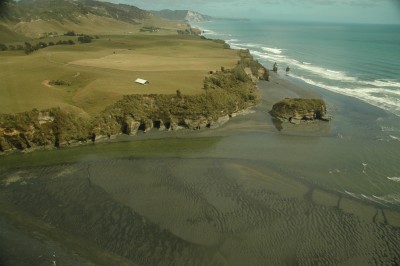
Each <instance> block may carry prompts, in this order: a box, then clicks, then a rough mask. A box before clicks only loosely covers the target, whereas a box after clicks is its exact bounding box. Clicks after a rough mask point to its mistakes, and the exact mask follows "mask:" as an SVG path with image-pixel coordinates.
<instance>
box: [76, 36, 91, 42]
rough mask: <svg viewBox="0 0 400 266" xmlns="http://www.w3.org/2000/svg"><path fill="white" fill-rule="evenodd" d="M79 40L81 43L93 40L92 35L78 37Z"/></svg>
mask: <svg viewBox="0 0 400 266" xmlns="http://www.w3.org/2000/svg"><path fill="white" fill-rule="evenodd" d="M78 42H80V43H89V42H92V37H90V36H89V35H83V36H79V37H78Z"/></svg>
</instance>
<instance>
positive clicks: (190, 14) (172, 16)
mask: <svg viewBox="0 0 400 266" xmlns="http://www.w3.org/2000/svg"><path fill="white" fill-rule="evenodd" d="M151 13H152V14H154V15H156V16H159V17H162V18H165V19H169V20H183V21H186V22H200V21H209V20H211V17H210V16H207V15H203V14H200V13H198V12H194V11H190V10H170V9H164V10H161V11H151Z"/></svg>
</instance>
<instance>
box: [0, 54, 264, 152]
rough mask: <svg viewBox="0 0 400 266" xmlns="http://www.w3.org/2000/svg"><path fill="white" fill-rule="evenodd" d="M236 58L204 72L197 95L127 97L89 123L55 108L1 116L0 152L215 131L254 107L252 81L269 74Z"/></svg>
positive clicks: (243, 57)
mask: <svg viewBox="0 0 400 266" xmlns="http://www.w3.org/2000/svg"><path fill="white" fill-rule="evenodd" d="M240 57H241V60H239V62H238V63H237V66H236V67H234V68H233V69H223V68H221V71H218V72H216V73H211V74H208V75H207V76H206V78H205V80H204V85H203V86H204V93H202V94H200V95H191V96H186V95H182V93H181V92H180V91H177V93H176V94H174V95H161V94H151V95H126V96H124V97H123V98H122V99H121V100H119V101H118V102H116V103H114V104H113V105H111V106H109V107H107V108H106V109H105V110H103V111H102V112H101V113H100V114H99V115H97V116H96V117H94V118H91V119H84V118H81V117H78V116H76V115H74V114H71V113H67V112H65V111H63V110H61V109H60V108H52V109H48V110H36V109H34V110H32V111H29V112H24V113H18V114H1V115H0V152H9V151H13V150H29V149H30V150H32V149H35V148H53V147H64V146H71V145H78V144H85V143H90V142H94V141H99V140H104V139H110V138H113V137H115V136H117V135H120V134H128V135H136V133H137V132H138V131H144V132H147V131H149V130H151V129H157V130H172V131H173V130H180V129H192V130H198V129H204V128H216V127H218V126H220V125H222V124H224V123H225V122H226V121H228V120H229V117H231V116H233V115H234V114H235V113H238V112H240V111H242V110H244V109H246V108H248V107H251V106H254V105H256V104H257V103H258V100H259V96H258V94H257V91H256V85H255V82H254V79H268V70H266V69H265V68H264V67H263V66H262V65H261V64H259V63H258V62H257V61H254V60H253V58H252V57H251V55H250V53H249V52H248V51H247V50H242V51H240Z"/></svg>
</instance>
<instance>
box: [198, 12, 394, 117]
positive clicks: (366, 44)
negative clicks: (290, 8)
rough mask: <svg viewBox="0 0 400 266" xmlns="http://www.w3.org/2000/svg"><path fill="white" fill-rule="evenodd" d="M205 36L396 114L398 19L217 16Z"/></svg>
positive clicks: (203, 25)
mask: <svg viewBox="0 0 400 266" xmlns="http://www.w3.org/2000/svg"><path fill="white" fill-rule="evenodd" d="M194 26H196V27H199V28H201V29H202V30H203V34H204V35H205V36H206V37H208V38H213V39H223V40H225V41H226V42H227V43H228V44H230V45H231V47H232V48H240V49H249V50H250V51H251V53H252V54H253V56H254V57H255V58H256V59H258V60H259V61H260V62H261V63H263V64H264V65H265V66H266V67H268V68H272V65H273V63H275V62H276V63H277V64H278V68H279V71H280V72H281V73H284V72H285V70H286V67H289V68H290V72H289V75H290V76H291V77H292V78H295V79H297V80H302V81H304V82H306V83H308V84H311V85H315V86H318V87H321V88H324V89H327V90H331V91H333V92H337V93H341V94H344V95H348V96H352V97H355V98H358V99H361V100H363V101H365V102H367V103H369V104H372V105H375V106H378V107H379V108H382V109H384V110H387V111H389V112H391V113H393V114H395V115H397V116H400V25H363V24H323V23H322V24H321V23H311V22H310V23H305V22H302V23H294V22H271V21H265V20H250V21H242V20H238V21H231V20H230V21H226V20H216V21H211V22H203V23H198V24H195V25H194Z"/></svg>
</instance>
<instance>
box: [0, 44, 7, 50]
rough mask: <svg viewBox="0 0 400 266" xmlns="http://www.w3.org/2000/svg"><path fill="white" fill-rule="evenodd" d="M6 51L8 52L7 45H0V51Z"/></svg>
mask: <svg viewBox="0 0 400 266" xmlns="http://www.w3.org/2000/svg"><path fill="white" fill-rule="evenodd" d="M7 50H8V47H7V45H5V44H3V43H0V51H7Z"/></svg>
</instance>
